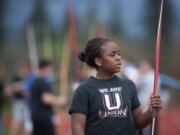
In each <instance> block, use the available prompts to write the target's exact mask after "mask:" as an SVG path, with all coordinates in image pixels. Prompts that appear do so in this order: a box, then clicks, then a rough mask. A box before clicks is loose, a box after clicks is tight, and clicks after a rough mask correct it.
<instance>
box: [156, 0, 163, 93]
mask: <svg viewBox="0 0 180 135" xmlns="http://www.w3.org/2000/svg"><path fill="white" fill-rule="evenodd" d="M163 3H164V0H162V2H161V10H160V17H159V25H158V32H157V33H158V34H157V41H156V58H155V75H154V87H153V88H154V89H153V95H156V92H157V86H158V72H159V59H160V47H161V29H162V13H163Z"/></svg>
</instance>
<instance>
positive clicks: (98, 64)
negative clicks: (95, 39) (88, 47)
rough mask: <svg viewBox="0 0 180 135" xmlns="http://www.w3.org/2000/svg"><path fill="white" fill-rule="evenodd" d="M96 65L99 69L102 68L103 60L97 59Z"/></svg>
mask: <svg viewBox="0 0 180 135" xmlns="http://www.w3.org/2000/svg"><path fill="white" fill-rule="evenodd" d="M95 63H96V65H97V66H98V67H101V66H102V59H101V58H99V57H96V58H95Z"/></svg>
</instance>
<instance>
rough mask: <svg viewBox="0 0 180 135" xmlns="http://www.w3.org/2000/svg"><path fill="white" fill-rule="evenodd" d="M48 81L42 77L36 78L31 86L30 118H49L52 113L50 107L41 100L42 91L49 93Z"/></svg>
mask: <svg viewBox="0 0 180 135" xmlns="http://www.w3.org/2000/svg"><path fill="white" fill-rule="evenodd" d="M51 91H52V88H51V84H50V82H48V81H47V80H46V79H44V78H36V79H35V80H34V81H33V82H32V86H31V91H30V92H31V100H30V101H31V102H30V105H31V111H32V118H33V119H36V120H44V121H45V120H50V119H51V117H52V114H53V111H52V107H51V106H50V105H46V104H44V103H43V101H42V95H43V93H47V92H49V93H51Z"/></svg>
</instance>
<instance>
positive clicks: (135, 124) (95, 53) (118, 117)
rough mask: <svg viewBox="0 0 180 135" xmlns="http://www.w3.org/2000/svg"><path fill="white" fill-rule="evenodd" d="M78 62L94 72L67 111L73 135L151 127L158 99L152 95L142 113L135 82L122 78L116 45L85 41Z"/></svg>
mask: <svg viewBox="0 0 180 135" xmlns="http://www.w3.org/2000/svg"><path fill="white" fill-rule="evenodd" d="M79 59H80V60H81V61H82V62H86V63H87V65H89V66H91V67H94V68H95V69H96V70H97V74H96V76H95V77H93V76H91V77H89V78H88V79H87V80H85V81H83V82H82V83H81V84H80V85H79V87H78V88H77V90H76V92H75V94H74V97H73V100H72V104H71V107H70V110H69V113H70V114H71V115H72V116H71V124H72V134H73V135H136V129H141V128H144V127H146V126H147V125H148V124H150V122H151V119H152V109H156V110H157V111H159V110H160V108H161V106H162V103H161V99H160V97H159V96H158V95H157V96H151V97H150V99H149V108H148V110H147V111H146V112H145V113H143V112H142V111H141V109H140V102H139V99H138V97H137V93H136V87H135V85H134V83H133V82H132V81H130V80H127V79H122V78H120V77H119V76H117V75H116V74H115V73H118V72H120V69H121V56H120V50H119V48H118V46H117V45H116V44H115V43H114V42H113V41H112V40H110V39H107V38H100V37H96V38H93V39H91V40H89V41H88V43H87V46H86V48H85V50H84V52H81V53H80V54H79Z"/></svg>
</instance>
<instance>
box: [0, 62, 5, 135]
mask: <svg viewBox="0 0 180 135" xmlns="http://www.w3.org/2000/svg"><path fill="white" fill-rule="evenodd" d="M4 71H5V69H4V67H3V65H1V64H0V135H3V114H2V109H3V99H4Z"/></svg>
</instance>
